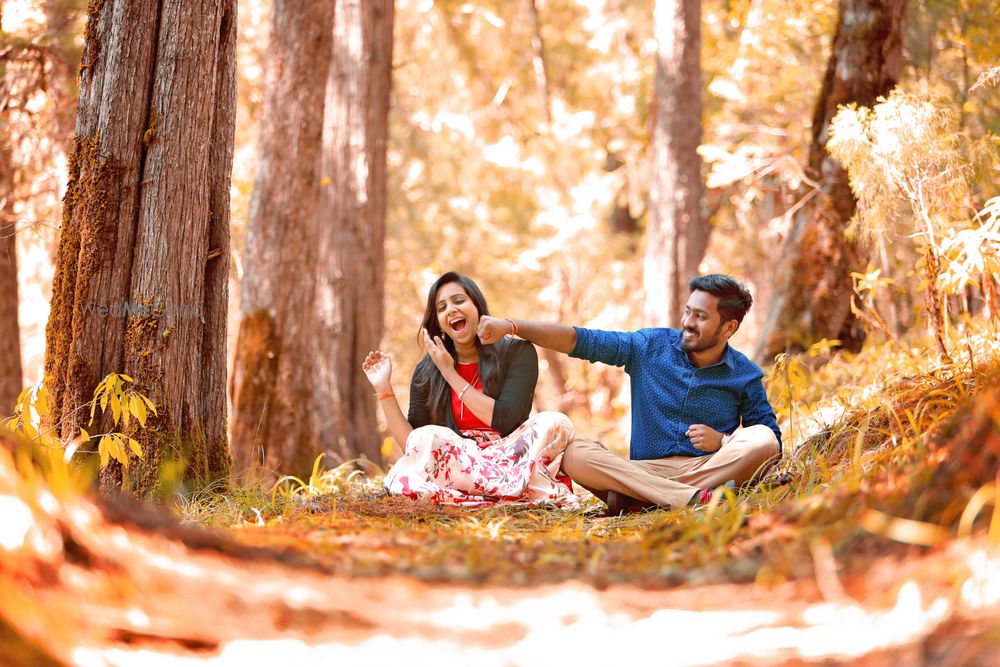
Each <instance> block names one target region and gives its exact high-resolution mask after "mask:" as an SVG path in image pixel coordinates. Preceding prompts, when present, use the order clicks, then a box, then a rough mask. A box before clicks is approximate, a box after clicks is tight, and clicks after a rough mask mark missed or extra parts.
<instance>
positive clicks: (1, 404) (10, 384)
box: [0, 72, 22, 419]
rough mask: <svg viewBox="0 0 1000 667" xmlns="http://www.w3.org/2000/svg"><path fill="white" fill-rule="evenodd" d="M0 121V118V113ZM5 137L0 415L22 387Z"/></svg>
mask: <svg viewBox="0 0 1000 667" xmlns="http://www.w3.org/2000/svg"><path fill="white" fill-rule="evenodd" d="M0 74H2V72H0ZM0 122H3V120H2V116H0ZM7 141H8V136H7V132H5V131H2V130H0V346H2V347H3V349H5V350H7V352H6V353H4V354H0V419H2V418H4V417H6V416H8V415H10V414H13V411H14V403H15V402H17V396H18V394H20V393H21V389H22V387H21V383H22V377H21V340H20V331H21V329H20V326H18V319H17V307H18V298H17V295H18V290H17V237H16V236H15V232H16V231H17V228H16V222H17V217H16V216H15V215H14V196H13V186H14V165H13V159H12V156H11V154H10V151H9V150H8V143H7Z"/></svg>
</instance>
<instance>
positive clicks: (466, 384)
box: [458, 382, 472, 401]
mask: <svg viewBox="0 0 1000 667" xmlns="http://www.w3.org/2000/svg"><path fill="white" fill-rule="evenodd" d="M471 386H472V383H471V382H466V383H465V387H463V388H462V391H460V392H458V400H459V401H461V400H462V397H463V396H465V392H467V391H469V387H471Z"/></svg>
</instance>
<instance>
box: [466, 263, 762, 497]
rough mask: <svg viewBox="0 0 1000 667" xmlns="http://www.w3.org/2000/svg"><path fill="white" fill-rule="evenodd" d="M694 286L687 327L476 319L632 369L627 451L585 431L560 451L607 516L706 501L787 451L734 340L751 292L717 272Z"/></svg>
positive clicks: (488, 338)
mask: <svg viewBox="0 0 1000 667" xmlns="http://www.w3.org/2000/svg"><path fill="white" fill-rule="evenodd" d="M689 287H690V289H691V296H690V298H688V301H687V305H686V306H685V307H684V316H683V318H682V319H681V330H677V329H666V328H664V329H640V330H638V331H634V332H628V333H625V332H613V331H598V330H593V329H583V328H580V327H569V326H563V325H560V324H545V323H539V322H523V321H515V320H511V319H500V318H496V317H483V318H482V319H481V320H480V324H479V330H478V334H479V338H480V340H482V342H483V343H484V344H489V343H493V342H496V341H497V340H499V339H500V338H501V337H503V336H505V335H507V334H510V333H513V334H516V335H518V336H520V337H521V338H524V339H526V340H529V341H531V342H532V343H534V344H536V345H540V346H542V347H546V348H549V349H552V350H556V351H558V352H563V353H565V354H569V355H570V356H573V357H577V358H579V359H586V360H588V361H592V362H595V361H601V362H604V363H606V364H612V365H615V366H624V367H625V372H626V373H628V374H629V376H631V378H632V441H631V446H630V458H629V460H626V459H623V458H621V457H620V456H617V455H615V454H613V453H611V452H609V451H608V450H607V449H605V448H604V446H603V445H601V444H600V443H598V442H595V441H593V440H582V439H577V440H574V441H573V442H572V443H571V444H570V446H569V447H568V448H567V449H566V452H565V454H564V457H563V464H562V469H563V471H564V472H565V473H566V474H568V475H569V476H570V477H572V478H573V479H574V480H576V482H577V483H578V484H580V485H581V486H583V487H585V488H587V489H589V490H590V491H591V492H592V493H593V494H594V495H596V496H597V497H599V498H600V499H601V500H604V501H605V502H607V504H608V514H609V515H617V514H619V513H622V512H629V511H638V510H640V509H643V508H646V507H653V506H664V507H683V506H684V505H689V504H698V503H704V502H707V501H708V500H710V499H711V497H712V492H713V491H712V490H713V489H715V488H716V487H719V486H722V485H725V484H728V483H732V484H735V485H736V486H742V485H744V484H747V483H750V482H752V481H754V480H755V479H756V478H757V477H758V476H759V473H760V472H761V470H763V468H764V466H765V464H767V463H769V462H770V461H773V460H774V459H776V458H777V457H780V456H781V431H780V430H779V429H778V424H777V422H776V420H775V417H774V411H773V410H772V409H771V405H770V403H768V400H767V394H766V393H765V392H764V385H763V383H762V382H761V377H763V372H762V371H761V369H760V367H758V366H757V365H756V364H755V363H753V362H752V361H750V360H749V359H748V358H747V357H746V356H744V355H743V354H742V353H740V352H738V351H736V350H735V349H733V348H732V347H730V346H729V343H728V341H729V338H730V337H731V336H732V335H733V334H734V333H736V330H737V329H738V328H739V326H740V323H741V322H742V321H743V317H744V315H746V312H747V311H748V310H749V309H750V306H751V305H752V304H753V299H752V298H751V296H750V293H749V291H747V288H746V287H745V286H743V285H742V284H741V283H739V282H737V281H736V280H734V279H733V278H731V277H729V276H725V275H720V274H712V275H705V276H699V277H697V278H694V279H693V280H691V282H690V283H689Z"/></svg>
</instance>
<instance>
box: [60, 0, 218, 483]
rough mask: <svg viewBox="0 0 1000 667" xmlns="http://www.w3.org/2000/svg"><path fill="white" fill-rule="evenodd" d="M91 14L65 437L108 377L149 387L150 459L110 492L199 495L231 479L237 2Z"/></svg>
mask: <svg viewBox="0 0 1000 667" xmlns="http://www.w3.org/2000/svg"><path fill="white" fill-rule="evenodd" d="M87 19H88V20H87V27H86V30H85V40H84V53H83V59H82V62H81V65H80V93H79V101H78V107H77V124H76V139H75V146H74V152H73V155H72V158H71V160H70V169H69V177H70V178H69V184H68V187H67V192H66V196H65V198H64V201H63V216H62V229H61V238H60V242H59V254H58V258H57V261H56V275H55V279H54V282H53V293H52V311H51V315H50V317H49V323H48V327H47V330H46V359H45V371H46V376H47V377H48V378H49V383H50V384H49V389H50V394H51V397H52V412H53V415H52V420H53V421H54V422H56V423H57V424H58V427H59V428H58V432H59V434H60V435H61V436H62V437H63V438H69V437H72V436H74V435H76V433H78V429H79V427H80V426H85V425H86V419H87V415H88V414H89V411H87V410H82V409H80V407H81V406H83V405H85V404H86V403H87V402H88V401H89V400H90V398H91V396H92V392H93V390H94V388H95V386H96V385H97V383H98V382H99V381H100V380H101V378H103V377H104V376H105V375H106V374H107V373H109V372H112V371H117V372H125V373H127V374H129V375H131V376H132V377H134V378H135V381H136V388H137V389H138V390H139V391H141V392H142V393H143V394H145V395H146V396H148V397H149V398H151V399H152V400H153V401H154V403H155V404H156V405H157V408H158V412H159V414H158V416H156V417H154V418H151V420H150V421H148V422H147V424H146V426H145V427H144V428H141V429H137V428H134V427H133V429H132V430H133V431H134V433H133V437H135V438H136V439H137V440H138V441H139V442H140V444H141V446H142V448H143V451H144V459H143V460H142V461H138V460H134V459H133V461H132V463H131V464H130V465H129V467H128V468H127V469H126V470H122V469H121V468H120V466H119V465H118V464H114V463H112V464H111V465H109V466H108V467H107V468H105V469H104V470H103V471H102V474H101V486H102V488H103V489H104V490H106V491H108V490H111V489H112V488H114V487H117V486H119V485H121V486H122V487H123V488H124V489H125V490H126V491H128V492H131V493H134V494H136V495H140V496H146V497H155V496H160V495H161V494H163V493H166V492H169V491H171V489H170V488H169V483H170V482H171V481H172V480H171V479H169V478H170V476H171V473H172V472H175V471H177V470H178V468H182V469H183V471H184V472H183V480H184V482H185V483H186V484H190V485H196V486H200V485H204V484H207V483H210V482H214V481H217V480H226V479H227V478H228V475H229V454H228V447H227V443H226V431H225V423H226V396H225V335H226V331H225V316H226V312H225V304H226V300H227V280H228V271H229V267H228V262H227V261H226V258H227V257H228V255H229V180H230V172H231V168H232V155H233V130H234V118H235V97H236V88H235V81H236V77H235V68H236V58H235V49H236V2H235V0H201V1H200V2H190V1H188V0H160V1H159V2H157V3H155V4H143V3H135V2H130V1H128V0H106V1H105V2H100V3H90V5H89V8H88V17H87ZM125 304H129V310H126V308H125V307H124V305H125ZM102 307H103V308H106V310H102ZM143 308H148V309H149V312H148V313H147V312H145V311H144V310H143ZM133 309H134V310H133ZM103 425H104V426H108V425H109V420H108V419H104V421H103ZM133 425H134V422H133Z"/></svg>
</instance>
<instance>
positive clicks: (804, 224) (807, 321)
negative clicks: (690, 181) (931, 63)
mask: <svg viewBox="0 0 1000 667" xmlns="http://www.w3.org/2000/svg"><path fill="white" fill-rule="evenodd" d="M906 5H907V2H906V0H840V8H839V19H838V23H837V32H836V34H835V36H834V39H833V49H832V52H831V54H830V60H829V62H828V64H827V70H826V76H825V78H824V79H823V86H822V88H821V89H820V93H819V98H818V100H817V102H816V109H815V111H814V113H813V122H812V144H811V146H810V149H809V164H808V167H807V173H808V175H809V177H810V178H811V179H812V180H813V181H814V182H815V184H816V190H815V194H813V195H812V200H811V201H810V202H809V204H807V205H806V206H803V207H802V208H801V209H799V211H798V213H797V214H796V215H795V218H794V220H793V223H792V229H791V232H790V233H789V235H788V238H787V240H786V241H785V247H784V249H783V252H782V259H781V266H780V268H779V272H778V276H779V280H778V285H777V286H776V288H775V291H774V298H773V300H772V302H771V307H770V310H769V312H768V318H767V322H766V323H765V325H764V330H763V333H762V335H761V342H760V346H759V348H758V351H757V357H758V361H761V362H765V361H767V360H769V359H771V358H773V357H774V355H775V354H778V353H780V352H785V351H794V350H802V349H805V348H807V347H808V346H809V345H811V344H812V343H814V342H816V341H818V340H820V339H823V338H831V339H834V338H836V339H840V340H841V341H842V342H843V344H844V346H845V347H847V348H848V349H853V350H856V349H858V348H860V346H861V343H862V342H863V341H864V332H863V331H862V329H861V327H860V326H859V325H858V322H857V320H856V318H855V317H854V316H853V315H852V313H851V296H852V295H853V290H852V282H851V277H850V273H851V271H857V270H860V269H862V268H864V258H863V251H862V249H861V248H860V247H859V246H858V245H857V244H856V243H855V242H854V241H853V240H852V239H849V238H848V237H847V236H846V235H845V230H846V229H847V226H848V224H849V223H850V220H851V218H852V216H853V215H854V209H855V205H856V203H857V202H856V200H855V199H854V195H853V193H852V192H851V186H850V182H849V181H848V178H847V172H846V171H844V169H843V168H842V167H841V166H840V163H838V162H837V161H836V160H834V159H833V158H832V157H831V156H830V155H829V153H827V151H826V143H827V140H828V139H829V128H830V121H831V120H832V119H833V116H834V114H836V113H837V108H838V107H839V106H840V105H843V104H850V103H856V104H859V105H863V106H871V105H873V104H874V103H875V101H876V99H877V98H878V97H879V96H881V95H887V94H888V93H889V92H890V91H891V90H892V89H893V87H894V86H895V85H896V82H897V80H898V79H899V72H900V69H901V67H902V61H903V27H904V24H905V20H906ZM802 196H810V195H809V193H806V192H803V193H802Z"/></svg>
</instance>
